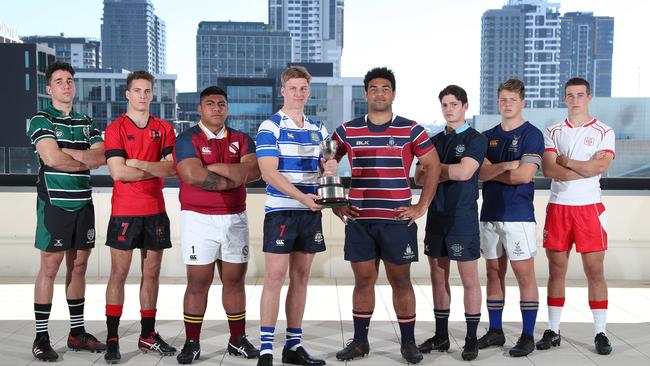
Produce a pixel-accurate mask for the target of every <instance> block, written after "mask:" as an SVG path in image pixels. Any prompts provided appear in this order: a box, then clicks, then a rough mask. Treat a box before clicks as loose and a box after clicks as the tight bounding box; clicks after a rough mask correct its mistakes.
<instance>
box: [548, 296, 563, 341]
mask: <svg viewBox="0 0 650 366" xmlns="http://www.w3.org/2000/svg"><path fill="white" fill-rule="evenodd" d="M564 300H565V299H564V297H547V298H546V304H547V305H548V328H549V329H550V330H552V331H554V332H555V333H558V334H559V333H560V319H561V318H562V308H563V307H564Z"/></svg>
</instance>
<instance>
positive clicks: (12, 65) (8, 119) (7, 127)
mask: <svg viewBox="0 0 650 366" xmlns="http://www.w3.org/2000/svg"><path fill="white" fill-rule="evenodd" d="M53 61H54V50H53V49H51V48H49V47H47V46H45V45H41V44H33V43H31V44H27V43H0V69H1V70H2V73H3V76H2V88H0V110H2V111H3V112H2V113H3V120H4V123H3V124H2V134H0V174H4V173H13V174H36V172H37V170H38V164H37V162H36V160H35V159H34V149H33V148H32V147H31V146H30V141H29V139H28V138H27V135H26V134H25V132H26V131H27V127H28V125H29V121H30V119H31V118H32V117H33V116H34V114H35V113H36V112H37V111H39V110H42V109H45V107H47V105H48V103H49V101H50V100H51V98H50V96H49V95H47V92H46V90H45V86H46V82H45V71H46V70H47V67H48V65H49V64H50V63H51V62H53Z"/></svg>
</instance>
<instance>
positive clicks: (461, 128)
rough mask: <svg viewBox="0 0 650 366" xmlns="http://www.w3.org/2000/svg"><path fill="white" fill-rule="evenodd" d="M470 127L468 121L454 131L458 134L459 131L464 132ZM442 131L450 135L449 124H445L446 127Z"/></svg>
mask: <svg viewBox="0 0 650 366" xmlns="http://www.w3.org/2000/svg"><path fill="white" fill-rule="evenodd" d="M468 128H469V124H468V123H467V122H465V123H464V124H463V125H462V126H460V127H458V128H457V129H456V130H455V131H454V133H455V134H456V135H457V134H459V133H463V132H465V131H467V129H468ZM442 131H443V132H444V133H445V135H448V134H449V132H447V126H445V128H443V129H442Z"/></svg>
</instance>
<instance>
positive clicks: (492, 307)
mask: <svg viewBox="0 0 650 366" xmlns="http://www.w3.org/2000/svg"><path fill="white" fill-rule="evenodd" d="M504 304H505V301H504V300H503V299H487V309H488V317H489V318H490V329H501V328H503V324H502V322H501V320H502V318H503V305H504Z"/></svg>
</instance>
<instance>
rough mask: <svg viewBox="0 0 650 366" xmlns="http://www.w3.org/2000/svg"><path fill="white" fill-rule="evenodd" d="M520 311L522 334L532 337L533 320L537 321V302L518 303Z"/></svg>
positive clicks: (533, 329) (533, 330)
mask: <svg viewBox="0 0 650 366" xmlns="http://www.w3.org/2000/svg"><path fill="white" fill-rule="evenodd" d="M519 308H520V309H521V323H522V327H523V328H522V331H521V332H522V333H523V334H526V335H529V336H531V337H532V336H533V334H534V333H535V320H536V319H537V309H539V301H519Z"/></svg>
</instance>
